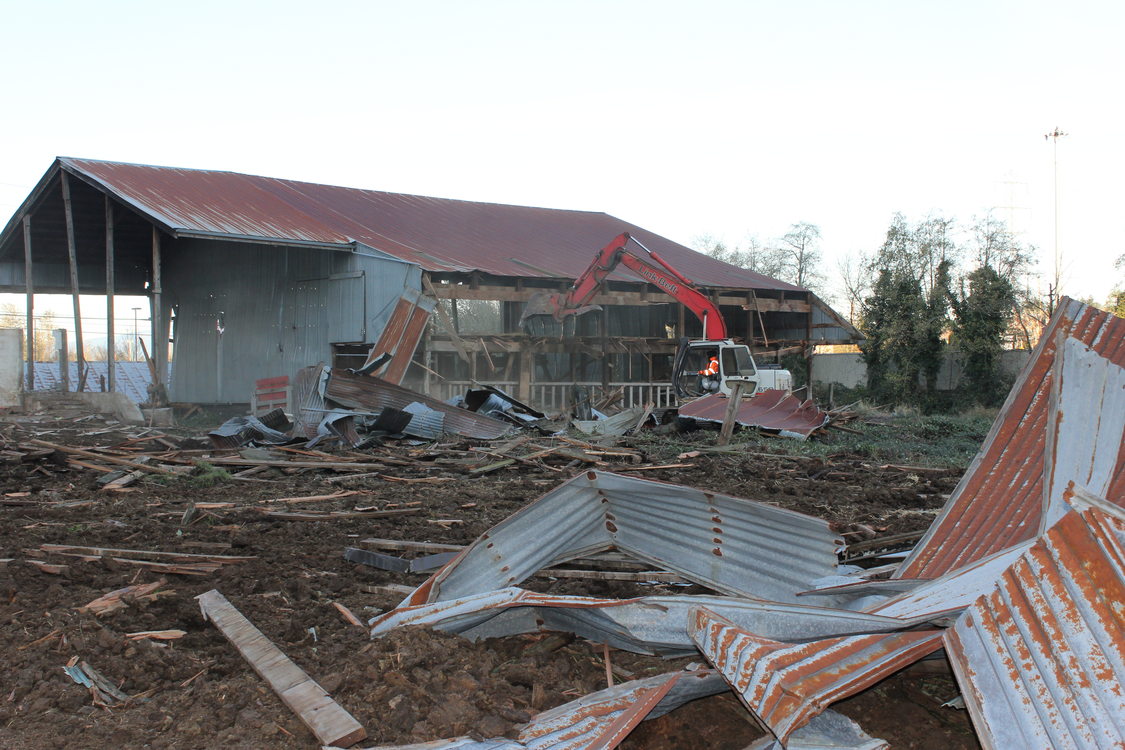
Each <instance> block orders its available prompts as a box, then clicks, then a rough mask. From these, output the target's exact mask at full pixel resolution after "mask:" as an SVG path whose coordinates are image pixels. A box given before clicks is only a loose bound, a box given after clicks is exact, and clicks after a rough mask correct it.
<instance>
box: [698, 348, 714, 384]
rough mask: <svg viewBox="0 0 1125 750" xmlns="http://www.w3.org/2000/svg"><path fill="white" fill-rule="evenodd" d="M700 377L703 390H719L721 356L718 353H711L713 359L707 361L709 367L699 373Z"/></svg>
mask: <svg viewBox="0 0 1125 750" xmlns="http://www.w3.org/2000/svg"><path fill="white" fill-rule="evenodd" d="M699 376H700V378H701V381H700V382H701V384H702V386H703V390H705V391H717V390H719V355H718V353H717V352H712V353H711V357H710V359H709V360H708V361H707V367H706V368H705V369H702V370H700V371H699Z"/></svg>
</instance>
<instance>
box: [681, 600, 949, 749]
mask: <svg viewBox="0 0 1125 750" xmlns="http://www.w3.org/2000/svg"><path fill="white" fill-rule="evenodd" d="M689 628H690V630H691V635H692V639H693V640H694V641H695V643H696V645H697V646H699V650H700V651H702V652H703V655H704V656H706V657H707V660H708V661H709V662H711V664H712V665H714V667H715V668H716V669H717V670H719V673H720V674H722V675H723V677H725V678H726V680H727V682H728V683H729V684H730V686H731V687H732V688H733V689H734V692H735V693H736V694H738V696H739V698H741V699H742V702H743V703H744V704H745V705H746V707H747V708H749V709H750V711H751V712H753V714H754V715H755V716H756V717H758V719H759V720H760V721H761V722H762V723H763V724H764V725H765V726H767V727H769V729H770V731H771V732H773V733H774V735H776V736H777V738H778V739H779V740H781V742H782V743H784V742H785V741H786V739H787V738H788V737H789V735H790V734H791V733H792V732H793V731H794V730H795V729H797V728H799V727H801V726H804V725H805V724H807V723H808V722H809V720H810V719H812V718H813V717H814V716H816V715H817V714H819V713H820V712H821V711H822V710H824V708H826V707H827V706H828V705H829V704H830V703H833V702H834V701H837V700H840V699H842V698H846V697H848V696H849V695H854V694H855V693H858V692H859V691H860V690H863V689H864V688H867V687H870V686H871V685H874V684H875V683H876V682H878V681H879V680H881V679H882V678H884V677H886V676H887V675H890V674H892V673H893V672H896V671H898V670H899V669H901V668H902V667H905V666H907V665H909V664H912V663H913V662H915V661H917V660H918V659H921V658H922V657H924V656H926V655H927V654H929V653H931V652H933V651H935V650H937V649H938V648H940V647H941V637H942V631H940V630H915V631H910V632H905V633H889V634H887V633H880V634H873V635H854V636H845V637H841V638H827V639H824V640H819V641H811V642H808V643H798V644H792V643H781V642H779V641H773V640H769V639H767V638H760V637H758V636H756V635H754V634H753V633H750V632H747V631H746V630H744V629H742V628H739V627H738V626H737V625H735V624H734V623H733V622H731V621H730V620H728V619H726V618H724V617H721V616H719V615H717V614H715V613H714V612H711V611H710V610H708V609H706V608H703V607H701V608H699V609H697V610H695V612H694V614H693V617H692V622H691V624H690V625H689Z"/></svg>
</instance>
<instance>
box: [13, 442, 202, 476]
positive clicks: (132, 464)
mask: <svg viewBox="0 0 1125 750" xmlns="http://www.w3.org/2000/svg"><path fill="white" fill-rule="evenodd" d="M28 442H30V443H32V444H33V445H38V446H41V447H43V448H50V449H51V450H56V451H59V452H60V453H66V454H69V455H74V456H82V457H83V458H90V459H93V460H95V461H106V462H108V463H111V464H117V465H118V466H128V467H129V468H131V469H140V470H141V471H149V472H152V473H153V474H166V475H170V476H174V477H178V476H180V474H179V473H178V472H175V471H172V470H170V469H164V468H161V467H159V466H150V465H148V464H142V463H137V462H136V461H127V460H125V459H124V458H116V457H114V456H107V455H104V454H102V453H94V452H92V451H84V450H81V449H80V448H70V447H68V446H65V445H58V444H56V443H48V442H47V441H46V440H29V441H28Z"/></svg>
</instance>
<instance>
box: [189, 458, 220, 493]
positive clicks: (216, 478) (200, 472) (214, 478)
mask: <svg viewBox="0 0 1125 750" xmlns="http://www.w3.org/2000/svg"><path fill="white" fill-rule="evenodd" d="M187 480H188V481H189V482H191V483H192V484H194V485H195V486H197V487H214V486H215V485H217V484H222V483H223V482H228V481H230V472H229V471H227V470H226V469H220V468H219V467H218V466H215V465H213V464H209V463H207V462H206V461H196V462H195V471H194V472H192V473H191V475H190V476H188V477H187Z"/></svg>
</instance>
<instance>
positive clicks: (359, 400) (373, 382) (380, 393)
mask: <svg viewBox="0 0 1125 750" xmlns="http://www.w3.org/2000/svg"><path fill="white" fill-rule="evenodd" d="M325 396H327V397H328V398H329V399H331V400H332V401H335V402H336V403H338V404H340V405H341V406H346V407H348V408H349V409H360V410H363V411H372V412H375V411H379V410H380V409H385V408H387V407H391V408H393V409H400V410H402V409H406V407H407V406H409V405H410V404H412V403H421V404H423V405H425V406H427V407H429V408H430V409H432V410H433V411H436V412H440V413H442V414H443V415H444V422H445V430H446V431H447V432H450V433H454V434H457V435H464V436H465V437H470V438H476V439H478V440H493V439H495V438H498V437H502V436H503V435H506V434H507V433H508V432H509V431H510V430H511V429H512V427H511V425H509V424H506V423H504V422H501V421H500V420H498V419H492V418H491V417H486V416H484V415H483V414H476V413H475V412H471V411H467V410H465V409H458V408H457V407H456V406H450V405H449V404H444V403H442V402H441V401H438V400H437V399H432V398H430V397H429V396H423V395H422V394H420V393H417V392H415V391H411V390H409V389H407V388H403V387H402V386H398V385H395V384H394V383H388V382H386V381H385V380H382V379H380V378H373V377H370V376H367V375H353V374H351V373H350V372H348V371H347V370H340V369H333V370H332V372H331V374H330V376H329V378H328V385H327V387H326V388H325Z"/></svg>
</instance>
